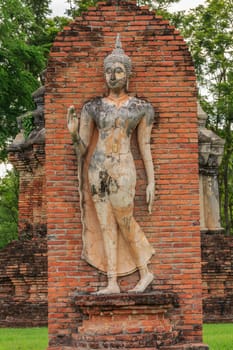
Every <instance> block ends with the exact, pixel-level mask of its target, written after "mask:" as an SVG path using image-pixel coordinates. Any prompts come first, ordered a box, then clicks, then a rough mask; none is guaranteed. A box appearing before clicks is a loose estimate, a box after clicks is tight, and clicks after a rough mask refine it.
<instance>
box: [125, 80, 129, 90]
mask: <svg viewBox="0 0 233 350" xmlns="http://www.w3.org/2000/svg"><path fill="white" fill-rule="evenodd" d="M126 91H129V77H128V78H127V81H126Z"/></svg>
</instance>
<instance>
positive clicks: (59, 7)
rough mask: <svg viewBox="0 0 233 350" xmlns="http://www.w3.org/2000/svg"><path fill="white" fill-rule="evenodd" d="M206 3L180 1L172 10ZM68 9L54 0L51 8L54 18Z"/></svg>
mask: <svg viewBox="0 0 233 350" xmlns="http://www.w3.org/2000/svg"><path fill="white" fill-rule="evenodd" d="M204 2H205V0H180V1H179V3H177V4H175V5H173V6H172V7H171V9H172V10H174V11H179V10H188V9H191V8H195V7H196V6H198V5H200V4H204ZM67 7H68V4H67V2H66V1H65V0H52V5H51V8H52V10H53V15H54V16H62V15H64V11H65V9H66V8H67Z"/></svg>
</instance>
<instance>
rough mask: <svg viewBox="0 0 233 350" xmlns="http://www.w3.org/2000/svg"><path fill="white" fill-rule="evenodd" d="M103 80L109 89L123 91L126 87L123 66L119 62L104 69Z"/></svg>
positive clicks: (125, 75)
mask: <svg viewBox="0 0 233 350" xmlns="http://www.w3.org/2000/svg"><path fill="white" fill-rule="evenodd" d="M105 79H106V83H107V85H108V87H109V89H112V90H115V89H117V90H119V89H124V88H125V87H126V85H127V74H126V69H125V66H124V65H123V64H122V63H120V62H114V63H112V64H109V65H107V66H106V68H105Z"/></svg>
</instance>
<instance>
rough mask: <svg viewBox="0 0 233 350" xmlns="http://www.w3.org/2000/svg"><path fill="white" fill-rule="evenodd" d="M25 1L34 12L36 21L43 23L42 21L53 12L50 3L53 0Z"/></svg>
mask: <svg viewBox="0 0 233 350" xmlns="http://www.w3.org/2000/svg"><path fill="white" fill-rule="evenodd" d="M23 3H25V5H26V6H27V7H29V8H30V10H31V12H32V13H34V15H35V19H36V22H37V23H39V24H40V25H41V22H43V20H45V19H46V18H47V16H48V15H49V14H51V10H50V8H49V5H50V4H51V0H24V1H23Z"/></svg>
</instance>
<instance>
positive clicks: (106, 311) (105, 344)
mask: <svg viewBox="0 0 233 350" xmlns="http://www.w3.org/2000/svg"><path fill="white" fill-rule="evenodd" d="M74 303H75V306H76V310H77V312H78V313H82V315H83V322H82V325H81V327H80V328H79V332H78V334H77V335H76V337H75V338H76V344H75V345H76V347H77V349H79V350H84V349H119V348H120V349H131V348H133V349H137V348H138V349H145V348H148V349H158V348H161V346H171V345H173V344H176V343H177V342H179V341H180V339H181V331H179V330H177V327H176V322H175V318H174V309H175V308H177V307H178V306H179V304H178V298H177V295H176V294H174V293H168V292H151V293H143V294H136V293H134V294H133V293H132V294H127V293H122V294H112V295H110V296H107V295H79V294H76V296H75V297H74ZM172 314H173V317H172ZM173 318H174V319H173Z"/></svg>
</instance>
